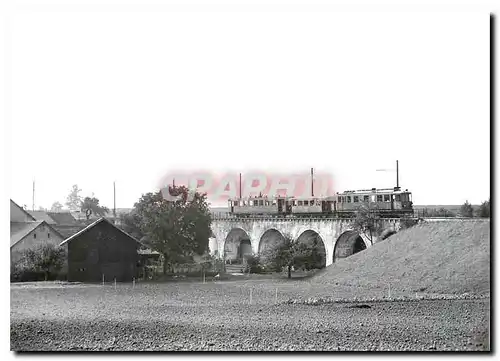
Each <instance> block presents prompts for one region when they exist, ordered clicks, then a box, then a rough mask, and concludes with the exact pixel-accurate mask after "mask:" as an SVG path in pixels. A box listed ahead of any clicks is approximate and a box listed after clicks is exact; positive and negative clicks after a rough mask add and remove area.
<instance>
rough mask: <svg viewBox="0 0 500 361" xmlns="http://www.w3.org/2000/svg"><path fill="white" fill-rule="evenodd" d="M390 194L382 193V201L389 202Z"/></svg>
mask: <svg viewBox="0 0 500 361" xmlns="http://www.w3.org/2000/svg"><path fill="white" fill-rule="evenodd" d="M390 201H391V196H390V195H389V194H384V202H390Z"/></svg>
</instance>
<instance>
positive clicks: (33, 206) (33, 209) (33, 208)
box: [31, 179, 35, 212]
mask: <svg viewBox="0 0 500 361" xmlns="http://www.w3.org/2000/svg"><path fill="white" fill-rule="evenodd" d="M31 210H32V211H33V212H34V211H35V180H34V179H33V205H32V208H31Z"/></svg>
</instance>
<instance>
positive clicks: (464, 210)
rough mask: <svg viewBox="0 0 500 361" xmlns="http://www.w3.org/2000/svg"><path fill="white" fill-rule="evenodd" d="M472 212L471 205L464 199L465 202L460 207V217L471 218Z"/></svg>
mask: <svg viewBox="0 0 500 361" xmlns="http://www.w3.org/2000/svg"><path fill="white" fill-rule="evenodd" d="M473 213H474V209H473V208H472V205H471V204H470V203H469V201H465V203H464V204H463V205H462V206H461V207H460V215H461V216H462V217H469V218H472V216H473Z"/></svg>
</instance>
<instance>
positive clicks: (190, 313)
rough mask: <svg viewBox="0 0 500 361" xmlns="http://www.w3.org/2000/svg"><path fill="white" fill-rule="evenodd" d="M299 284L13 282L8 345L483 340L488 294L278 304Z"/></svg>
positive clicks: (414, 345) (419, 345)
mask: <svg viewBox="0 0 500 361" xmlns="http://www.w3.org/2000/svg"><path fill="white" fill-rule="evenodd" d="M297 287H298V288H302V286H301V285H300V281H299V282H297V281H286V280H283V281H276V280H275V281H273V280H265V281H263V280H254V281H252V280H246V281H240V282H234V281H233V282H224V283H217V284H214V283H207V284H202V283H193V282H190V283H172V284H159V285H158V284H157V285H155V284H142V285H136V287H135V288H134V289H132V285H118V287H117V289H116V290H115V289H114V287H113V286H112V285H107V286H100V285H75V286H59V285H56V284H50V283H49V284H47V285H44V286H42V285H41V284H38V285H12V287H11V349H12V350H14V351H56V350H60V351H63V350H64V351H69V350H75V351H76V350H95V351H104V350H106V351H111V350H114V351H123V350H129V351H130V350H137V351H139V350H159V351H163V350H276V351H279V350H332V351H339V350H340V351H355V350H382V351H384V350H422V351H428V350H485V349H488V347H489V346H488V342H487V339H488V337H487V336H488V319H489V299H480V300H454V301H450V300H439V301H424V300H422V301H413V302H376V303H363V304H360V303H338V304H326V305H320V306H312V305H303V304H302V305H301V304H286V303H285V302H284V301H286V300H288V299H289V298H290V296H292V295H294V294H295V291H294V289H296V288H297ZM276 289H278V299H277V301H278V304H275V302H276ZM250 290H252V303H251V304H250ZM360 305H364V306H361V307H359V306H360ZM367 306H369V307H367Z"/></svg>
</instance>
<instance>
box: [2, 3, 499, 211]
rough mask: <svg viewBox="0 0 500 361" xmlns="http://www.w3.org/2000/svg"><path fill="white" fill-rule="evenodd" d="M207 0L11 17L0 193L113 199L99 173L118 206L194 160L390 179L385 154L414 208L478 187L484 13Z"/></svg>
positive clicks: (484, 173) (477, 195)
mask: <svg viewBox="0 0 500 361" xmlns="http://www.w3.org/2000/svg"><path fill="white" fill-rule="evenodd" d="M204 9H205V8H204ZM217 9H218V8H217ZM220 9H222V10H224V11H220V12H219V11H203V9H202V10H200V11H196V12H192V11H170V10H171V9H167V10H169V11H158V12H147V11H142V12H139V11H133V12H120V11H116V12H115V11H113V10H110V11H103V12H99V9H98V8H96V9H95V11H75V12H65V11H59V12H50V11H48V12H32V13H19V14H16V15H15V16H13V17H12V18H11V22H10V28H9V29H10V30H9V32H10V37H11V38H10V39H11V40H10V43H7V50H6V51H7V53H8V54H9V53H10V54H11V57H10V60H9V61H8V62H7V65H6V66H7V73H6V74H7V75H8V76H7V81H8V84H7V85H8V87H7V95H8V98H7V99H8V102H9V104H8V105H9V107H10V108H9V109H10V115H11V116H10V119H9V118H8V119H7V121H8V122H9V120H10V124H9V127H8V128H7V129H8V132H10V135H11V136H10V142H11V143H10V149H11V153H10V154H8V158H9V159H10V164H9V166H10V170H9V174H10V177H11V180H10V182H11V183H10V196H11V198H12V199H13V200H14V201H16V202H17V203H19V204H21V205H22V204H26V205H27V206H28V208H31V207H32V184H33V183H32V182H33V180H35V189H36V191H35V208H36V209H38V207H40V206H41V207H46V208H50V206H51V204H52V203H53V202H55V201H60V202H61V203H64V201H65V199H66V196H67V194H68V193H69V191H70V189H71V187H72V185H73V184H78V186H79V187H80V188H81V189H82V190H83V191H82V193H81V195H82V196H87V195H89V196H90V195H91V194H92V193H94V195H95V196H96V197H98V198H99V199H100V200H101V203H102V204H104V205H107V206H108V207H112V206H113V181H116V196H117V197H116V205H117V207H119V208H125V207H132V206H133V204H134V202H136V201H137V200H138V199H139V198H140V196H141V194H143V193H146V192H149V191H154V190H155V187H158V184H159V181H160V179H161V178H162V177H163V176H164V174H165V173H167V172H170V171H172V170H186V171H192V170H198V169H203V170H207V169H208V170H213V171H214V172H224V171H226V170H231V171H234V172H243V173H245V172H246V171H248V170H250V169H252V170H256V169H257V170H259V169H260V170H263V171H283V172H305V173H307V172H308V171H309V169H310V168H311V167H314V169H316V171H317V172H329V173H331V174H332V175H333V177H334V182H335V183H334V185H335V189H336V190H338V191H343V190H346V189H366V188H371V187H393V186H395V183H396V174H395V172H393V171H386V172H377V171H376V170H377V169H380V168H385V169H389V170H390V169H394V168H395V162H396V160H399V164H400V176H399V178H400V179H399V180H400V184H401V186H402V187H403V188H404V189H406V188H407V189H409V190H410V191H412V192H413V201H414V203H415V204H421V205H425V204H443V205H444V204H461V203H463V202H464V201H465V200H468V201H469V202H472V203H474V204H478V203H480V202H481V201H484V200H486V199H488V198H489V195H490V113H489V104H490V101H489V85H490V69H489V54H490V53H489V14H488V13H487V12H483V13H481V12H476V13H467V12H455V13H446V12H436V13H426V12H413V13H411V12H409V13H398V12H387V13H373V12H359V13H356V12H340V13H338V12H337V13H335V12H314V11H309V12H294V11H291V12H285V11H283V12H281V11H270V12H266V11H265V8H259V9H260V10H259V9H257V10H256V11H231V8H223V7H221V8H220ZM108 10H109V9H108ZM181 10H182V9H181ZM184 10H185V9H184ZM209 10H213V9H212V8H211V9H209ZM9 69H10V72H9ZM9 84H10V90H9Z"/></svg>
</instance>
